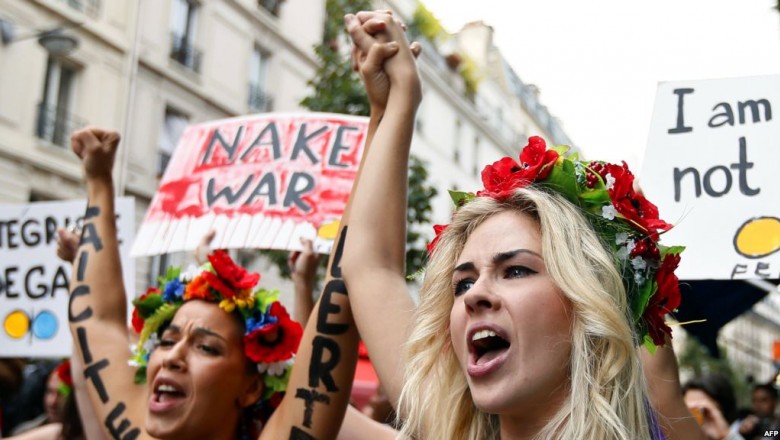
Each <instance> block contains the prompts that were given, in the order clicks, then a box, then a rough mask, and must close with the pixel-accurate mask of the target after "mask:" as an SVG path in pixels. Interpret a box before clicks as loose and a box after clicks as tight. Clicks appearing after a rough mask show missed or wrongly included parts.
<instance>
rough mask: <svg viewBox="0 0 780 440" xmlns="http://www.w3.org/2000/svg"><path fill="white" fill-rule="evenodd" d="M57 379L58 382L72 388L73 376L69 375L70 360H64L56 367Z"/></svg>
mask: <svg viewBox="0 0 780 440" xmlns="http://www.w3.org/2000/svg"><path fill="white" fill-rule="evenodd" d="M57 377H58V378H59V379H60V382H62V383H64V384H65V385H67V386H69V387H73V376H71V374H70V359H66V360H65V361H63V362H62V363H61V364H59V365H58V366H57Z"/></svg>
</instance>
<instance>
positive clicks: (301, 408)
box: [260, 49, 395, 440]
mask: <svg viewBox="0 0 780 440" xmlns="http://www.w3.org/2000/svg"><path fill="white" fill-rule="evenodd" d="M394 52H395V51H394V50H392V49H391V50H387V51H385V52H384V54H385V56H392V55H393V54H394ZM378 123H379V117H378V116H377V115H373V114H372V117H371V119H370V120H369V125H368V134H367V136H366V145H365V147H364V148H365V149H364V152H363V159H362V161H361V165H360V169H359V171H358V176H357V178H356V180H355V183H354V184H353V186H352V194H354V193H355V191H356V189H357V188H358V187H359V186H360V180H361V175H363V163H364V162H365V160H366V156H367V154H368V151H369V147H370V145H371V144H372V139H373V137H374V134H375V132H376V130H377V127H378V125H379V124H378ZM351 204H352V197H350V202H349V203H348V204H347V207H346V209H345V211H344V215H343V216H342V218H341V223H340V225H339V233H338V235H337V239H336V241H335V242H334V245H333V249H332V250H331V254H330V258H329V260H328V267H327V272H326V275H325V281H324V288H323V292H322V295H320V299H319V300H318V301H317V303H316V304H315V305H314V308H313V309H312V313H311V315H310V316H309V318H308V320H307V323H306V325H305V330H304V333H303V338H302V339H301V344H300V347H299V349H298V354H297V355H296V358H295V366H294V367H293V369H292V374H291V377H290V381H289V383H288V385H287V394H286V395H285V397H284V400H283V401H282V404H281V405H280V406H279V408H277V410H276V412H275V413H274V415H273V416H272V417H271V419H270V420H269V422H268V425H267V427H266V429H264V430H263V432H262V434H261V435H260V438H261V439H269V440H270V439H277V438H290V439H324V438H336V435H337V434H338V433H339V429H340V427H341V424H342V421H343V419H344V417H345V412H347V409H348V408H347V407H348V404H349V396H350V391H351V389H352V380H353V377H354V374H355V365H356V363H357V344H358V333H357V328H356V326H355V322H354V320H353V317H352V309H351V305H350V301H349V299H348V297H347V288H346V285H345V284H344V280H343V278H342V265H341V261H342V256H343V252H344V246H345V243H347V242H349V241H350V240H352V239H351V238H348V234H347V231H348V224H349V221H350V220H349V219H350V212H351ZM348 412H349V414H348V415H347V417H349V418H350V420H351V421H350V422H348V423H346V424H345V425H346V428H347V429H348V430H350V434H348V437H346V438H350V437H349V436H352V437H351V438H355V435H357V434H355V433H354V431H353V429H355V427H357V429H363V428H364V427H365V426H366V423H363V422H366V421H361V420H357V421H355V420H353V419H354V418H356V417H357V418H359V417H362V415H360V414H359V413H358V412H357V411H348ZM377 432H381V431H380V430H377ZM393 437H394V436H385V437H384V438H388V439H390V438H393ZM374 438H375V439H379V438H382V437H377V436H376V435H374Z"/></svg>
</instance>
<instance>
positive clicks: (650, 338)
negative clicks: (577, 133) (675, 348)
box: [428, 136, 684, 349]
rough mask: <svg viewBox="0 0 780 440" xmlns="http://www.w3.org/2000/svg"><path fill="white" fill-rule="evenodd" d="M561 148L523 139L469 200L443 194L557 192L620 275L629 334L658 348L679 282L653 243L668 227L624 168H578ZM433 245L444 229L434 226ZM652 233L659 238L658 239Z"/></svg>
mask: <svg viewBox="0 0 780 440" xmlns="http://www.w3.org/2000/svg"><path fill="white" fill-rule="evenodd" d="M568 150H569V148H568V147H554V148H552V149H549V150H548V149H547V147H546V144H545V142H544V140H543V139H542V138H540V137H538V136H534V137H531V138H530V139H529V141H528V145H527V146H526V147H525V148H523V150H522V151H521V153H520V158H519V159H520V161H519V162H518V161H516V160H515V159H514V158H511V157H504V158H502V159H500V160H498V161H496V162H494V163H493V164H491V165H488V166H486V167H485V169H484V170H482V183H483V185H484V188H483V189H482V190H480V191H478V192H477V193H476V195H475V194H470V193H463V192H456V191H451V192H450V194H451V196H452V198H453V201H454V202H455V204H456V206H461V205H462V204H464V203H468V202H469V201H471V200H473V199H474V198H476V197H490V198H493V199H496V200H506V199H507V198H509V197H510V196H511V195H512V194H513V193H514V191H515V190H516V189H518V188H525V187H528V186H531V185H533V186H534V187H538V188H542V189H545V190H547V191H554V192H557V193H559V194H561V195H563V196H564V197H566V199H567V200H569V201H570V202H572V203H573V204H574V205H575V206H577V207H579V208H580V209H581V210H582V211H583V212H584V213H585V217H586V218H587V219H588V220H589V222H590V224H591V225H592V226H593V228H594V229H595V230H596V232H597V233H598V235H599V236H600V237H603V238H604V240H605V245H607V248H608V249H609V250H610V251H611V252H612V253H613V255H614V256H615V260H616V263H617V265H618V267H619V268H620V269H621V272H622V274H623V283H624V285H625V288H626V293H627V294H628V299H629V304H630V306H631V310H632V314H633V318H634V328H635V330H636V334H637V335H638V337H639V339H640V342H641V343H644V344H645V345H646V346H648V348H651V349H652V348H654V347H655V346H661V345H663V344H664V341H665V335H669V336H671V329H670V328H669V326H668V325H666V323H665V322H664V316H665V315H666V314H667V313H670V312H672V311H674V310H675V309H676V308H677V307H679V305H680V288H679V280H678V279H677V276H676V275H675V274H674V271H675V269H677V266H678V264H679V262H680V255H679V254H680V252H682V250H683V249H684V248H683V247H681V246H673V247H666V246H663V245H661V244H660V243H659V235H660V232H663V231H667V230H669V229H670V228H671V225H670V224H669V223H666V222H665V221H663V220H661V219H660V218H659V217H658V208H657V207H656V206H655V205H653V204H652V203H650V201H648V200H647V199H646V198H645V197H644V195H642V194H641V193H640V192H638V191H636V190H635V189H634V175H633V174H632V173H631V171H630V170H629V169H628V165H626V163H625V162H623V163H622V165H615V164H610V163H605V162H600V161H580V160H579V158H578V155H577V154H576V153H574V154H567V153H568ZM433 228H434V232H435V234H436V236H435V237H434V239H433V240H432V241H431V242H430V244H429V245H428V252H429V253H430V254H432V253H433V252H435V248H436V243H437V242H438V241H439V237H440V236H441V234H443V233H445V230H446V228H447V225H435V226H434V227H433ZM659 231H660V232H659Z"/></svg>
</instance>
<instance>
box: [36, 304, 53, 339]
mask: <svg viewBox="0 0 780 440" xmlns="http://www.w3.org/2000/svg"><path fill="white" fill-rule="evenodd" d="M57 327H58V324H57V317H56V316H54V313H52V312H50V311H48V310H44V311H42V312H40V313H38V314H37V315H35V318H33V322H32V332H33V335H34V336H35V337H36V338H38V339H51V338H53V337H54V335H56V334H57Z"/></svg>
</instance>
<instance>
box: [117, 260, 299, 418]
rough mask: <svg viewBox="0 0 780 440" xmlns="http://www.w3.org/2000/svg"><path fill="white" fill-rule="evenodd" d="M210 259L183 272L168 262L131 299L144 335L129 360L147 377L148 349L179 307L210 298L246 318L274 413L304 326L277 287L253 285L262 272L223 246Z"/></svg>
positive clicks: (247, 344)
mask: <svg viewBox="0 0 780 440" xmlns="http://www.w3.org/2000/svg"><path fill="white" fill-rule="evenodd" d="M208 259H209V263H206V264H204V265H203V266H201V267H200V268H195V267H194V266H191V267H190V268H189V269H188V270H187V271H185V272H182V271H181V269H180V268H169V269H168V272H167V274H166V276H165V277H164V278H160V287H159V288H157V287H153V288H150V289H149V290H147V291H146V293H144V294H143V295H141V296H140V297H139V298H137V299H135V300H134V301H133V305H134V306H135V308H134V310H133V318H132V324H133V329H134V330H135V331H136V332H137V333H138V334H139V335H140V336H139V339H138V344H137V345H136V346H135V347H134V348H133V357H132V358H131V359H130V365H131V366H135V367H139V368H138V371H137V372H136V375H135V380H136V382H137V383H143V382H144V381H145V380H146V365H147V362H148V360H149V355H150V354H151V352H152V350H154V349H155V347H157V344H158V343H159V337H160V335H161V334H162V332H163V331H164V329H165V328H166V327H167V326H168V324H170V322H171V320H172V319H173V316H174V315H175V314H176V311H177V310H178V309H179V307H181V305H182V304H183V303H184V302H186V301H190V300H203V301H208V302H211V303H215V304H218V305H219V308H221V309H222V310H224V311H225V312H227V313H238V314H239V315H240V316H241V318H243V320H244V323H245V326H246V332H245V333H244V355H245V356H246V357H247V358H248V359H250V360H251V361H252V362H254V363H256V364H257V369H258V371H259V372H260V373H264V382H265V392H264V394H263V397H262V399H261V406H265V408H261V411H262V412H268V413H270V411H273V409H275V408H276V406H278V405H279V403H280V402H281V400H282V397H283V395H284V392H285V390H286V388H287V382H288V380H289V375H290V371H291V369H292V368H291V367H292V364H293V358H294V357H295V353H296V351H297V350H298V344H299V343H300V341H301V336H302V335H303V329H302V328H301V325H300V324H298V323H297V322H295V321H293V320H291V319H290V316H289V315H288V314H287V310H286V309H285V308H284V306H282V304H281V303H280V302H279V301H278V298H279V292H278V291H276V290H265V289H257V290H253V289H254V287H255V286H256V285H257V283H258V281H260V274H257V273H249V272H247V270H246V269H244V268H243V267H241V266H239V265H237V264H236V263H234V262H233V260H232V259H231V258H230V256H229V255H228V254H227V253H225V252H224V251H215V252H214V253H212V254H211V255H209V257H208Z"/></svg>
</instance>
